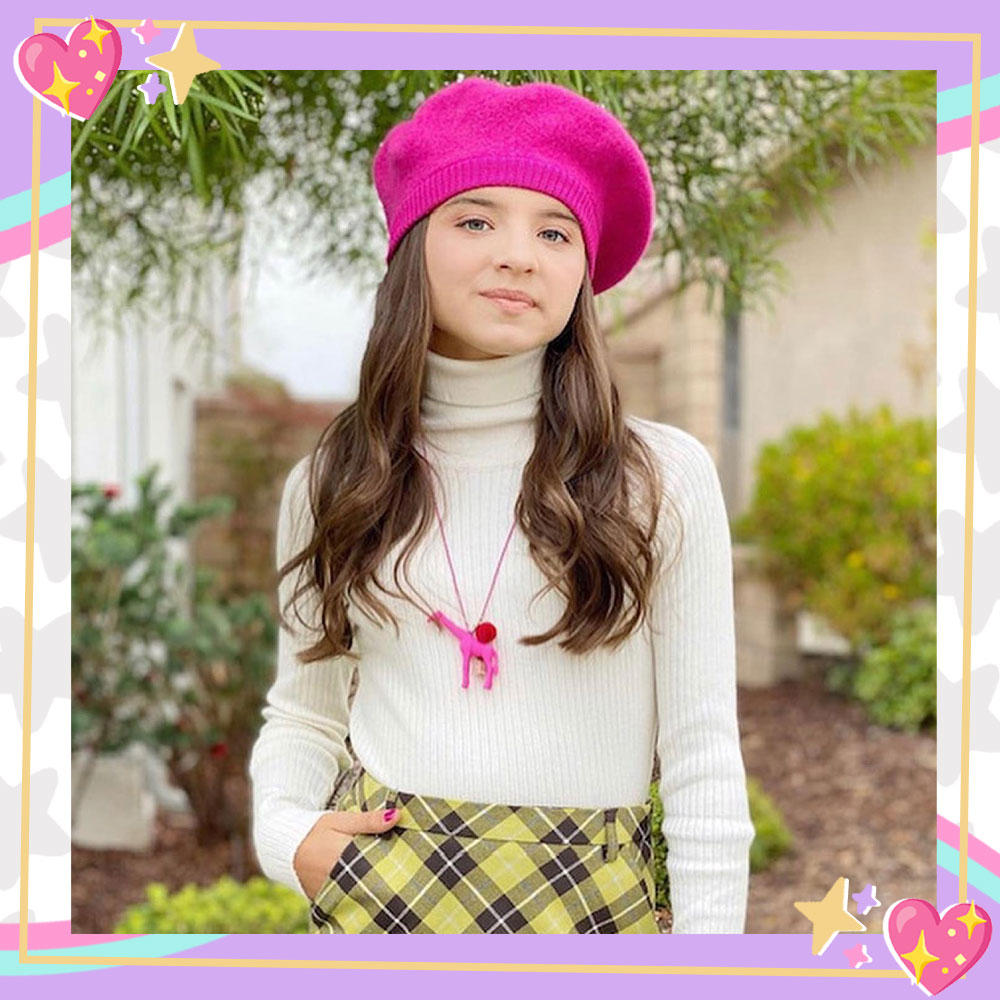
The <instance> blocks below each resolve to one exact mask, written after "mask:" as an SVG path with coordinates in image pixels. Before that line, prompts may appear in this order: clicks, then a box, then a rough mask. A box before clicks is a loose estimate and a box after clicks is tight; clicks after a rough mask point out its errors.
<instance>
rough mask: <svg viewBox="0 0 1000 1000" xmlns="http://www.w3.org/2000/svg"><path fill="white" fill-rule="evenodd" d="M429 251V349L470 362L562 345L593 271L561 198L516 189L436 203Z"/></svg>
mask: <svg viewBox="0 0 1000 1000" xmlns="http://www.w3.org/2000/svg"><path fill="white" fill-rule="evenodd" d="M424 252H425V255H426V259H427V274H428V279H429V281H430V297H431V313H432V316H433V320H434V328H433V331H432V333H431V340H430V349H431V350H432V351H435V352H436V353H438V354H444V355H446V356H447V357H451V358H463V359H467V360H472V361H476V360H481V359H485V358H495V357H501V356H505V355H508V354H518V353H520V352H522V351H527V350H530V349H531V348H533V347H538V346H540V345H541V344H547V343H548V342H549V341H550V340H554V339H555V338H556V337H558V336H559V334H560V333H561V332H562V331H563V329H564V328H565V326H566V324H567V322H569V318H570V315H571V314H572V312H573V306H574V305H575V304H576V297H577V294H578V293H579V291H580V287H581V286H582V284H583V278H584V275H585V274H586V271H587V255H586V251H585V248H584V244H583V231H582V230H581V228H580V224H579V223H578V222H577V220H576V217H575V216H574V215H573V213H572V212H571V211H570V210H569V209H568V208H567V207H566V206H565V205H564V204H563V203H562V202H561V201H559V200H558V199H556V198H552V197H550V196H549V195H547V194H543V193H542V192H540V191H531V190H528V189H527V188H519V187H479V188H473V189H471V190H469V191H462V192H461V193H460V194H457V195H455V196H454V197H453V198H450V199H449V200H448V201H446V202H444V204H442V205H439V206H438V207H437V208H436V209H434V211H433V212H431V214H430V216H429V217H428V221H427V236H426V242H425V244H424ZM503 292H507V293H508V294H514V295H516V294H517V293H520V294H521V295H522V296H527V297H528V298H529V299H530V302H523V301H511V299H510V298H503V297H502V294H501V293H503Z"/></svg>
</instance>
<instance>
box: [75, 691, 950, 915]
mask: <svg viewBox="0 0 1000 1000" xmlns="http://www.w3.org/2000/svg"><path fill="white" fill-rule="evenodd" d="M739 717H740V728H741V731H742V734H743V756H744V760H745V762H746V767H747V773H748V774H751V775H753V776H754V777H756V778H757V780H758V781H759V782H760V783H761V785H762V787H763V788H764V791H766V792H767V793H768V795H770V796H771V798H772V799H774V801H775V802H776V803H777V805H778V807H779V808H780V809H781V811H782V812H783V814H784V817H785V821H786V823H787V825H788V827H789V828H790V830H791V831H792V835H793V837H794V843H793V846H792V848H791V849H790V851H789V852H788V853H787V854H786V855H784V856H783V857H781V858H779V859H778V860H777V861H775V862H774V863H773V864H772V865H771V866H770V867H769V868H768V869H767V870H766V871H762V872H758V873H756V874H754V875H753V876H752V877H751V879H750V900H749V906H748V911H747V927H746V929H747V932H748V933H765V934H791V933H807V932H809V931H810V924H809V921H808V920H807V919H806V918H805V917H804V916H803V915H802V914H801V913H799V911H798V910H796V909H795V907H794V905H793V904H794V903H795V901H796V900H815V899H821V898H822V897H823V896H824V895H825V894H826V893H827V891H828V890H829V889H830V887H831V886H832V885H833V883H834V881H835V880H836V879H838V878H840V877H841V876H846V877H847V878H848V879H850V892H860V890H861V889H863V888H864V886H865V885H866V883H868V882H871V883H873V884H874V885H875V886H876V894H877V896H878V899H879V900H880V902H881V904H882V905H881V906H880V907H876V908H875V909H873V910H871V911H870V912H869V913H868V915H867V916H865V917H860V918H859V919H861V920H862V921H863V922H864V923H865V925H866V927H867V929H868V931H869V932H873V933H881V930H882V920H881V914H882V913H884V912H885V910H886V909H887V908H888V905H889V903H891V902H893V901H894V900H896V899H901V898H903V897H905V896H916V897H921V898H924V899H929V900H931V901H934V900H935V899H936V896H937V888H936V857H935V855H936V829H935V824H936V815H937V800H936V796H937V782H936V747H935V740H934V736H933V735H928V734H919V735H918V734H909V733H899V732H893V731H890V730H886V729H882V728H880V727H878V726H873V725H869V723H868V721H867V718H866V716H865V713H864V711H863V709H862V708H861V707H860V706H859V705H856V704H853V703H850V702H847V701H845V700H843V699H841V698H839V697H837V696H835V695H833V694H830V693H828V692H827V691H825V690H824V688H823V685H822V682H821V680H820V679H819V677H818V676H810V677H809V678H807V679H805V680H797V681H786V682H784V683H782V684H778V685H775V686H773V687H770V688H766V689H760V690H748V689H741V690H740V692H739ZM239 863H240V859H239V858H236V859H235V860H234V857H233V852H232V850H231V848H230V847H229V846H228V845H226V844H219V845H217V846H214V847H199V846H198V845H197V844H196V842H195V838H194V832H193V830H192V828H191V820H190V819H189V818H187V817H185V816H180V815H176V814H172V813H163V814H160V815H159V816H158V817H157V821H156V839H155V841H154V844H153V847H152V848H151V849H150V850H148V851H144V852H135V851H93V850H86V849H84V848H80V847H77V846H74V847H73V861H72V864H73V883H72V917H71V919H72V928H73V932H74V933H77V934H83V933H104V934H107V933H110V932H111V929H112V927H113V926H114V924H115V921H116V920H117V919H118V917H119V916H120V915H121V913H122V911H123V910H124V909H125V908H126V907H128V906H130V905H132V904H133V903H139V902H142V901H143V900H144V899H145V886H146V885H147V884H148V883H149V882H162V883H163V884H165V885H166V886H167V888H168V889H169V890H170V891H175V890H177V889H180V888H181V887H182V886H183V885H185V884H186V883H189V882H194V883H196V884H198V885H208V884H210V883H212V882H214V881H215V880H216V879H217V878H219V876H220V875H222V874H224V873H226V872H227V871H228V872H232V873H233V875H234V877H235V878H238V879H243V878H248V877H249V876H250V875H253V874H257V873H258V872H257V869H256V868H255V867H253V868H245V867H244V869H243V870H242V871H239ZM848 909H849V910H850V912H852V913H854V912H855V906H854V903H853V901H852V900H850V899H849V900H848ZM661 923H662V927H663V929H664V930H666V929H668V928H669V914H661Z"/></svg>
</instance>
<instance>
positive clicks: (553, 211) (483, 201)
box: [445, 195, 580, 227]
mask: <svg viewBox="0 0 1000 1000" xmlns="http://www.w3.org/2000/svg"><path fill="white" fill-rule="evenodd" d="M463 202H467V203H468V204H470V205H482V206H484V207H485V208H502V207H503V206H501V205H500V204H499V203H498V202H495V201H493V199H492V198H475V197H473V196H472V195H461V196H460V197H458V198H452V199H451V200H450V201H448V202H446V203H445V207H446V208H451V207H452V206H453V205H461V204H462V203H463ZM537 214H538V215H540V216H541V217H542V218H543V219H565V220H566V221H567V222H572V223H573V225H574V226H577V227H579V225H580V223H579V222H577V221H576V219H575V218H574V217H573V216H572V215H569V214H568V213H567V212H561V211H559V209H557V208H549V209H545V210H543V211H541V212H538V213H537Z"/></svg>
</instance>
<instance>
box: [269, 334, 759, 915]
mask: <svg viewBox="0 0 1000 1000" xmlns="http://www.w3.org/2000/svg"><path fill="white" fill-rule="evenodd" d="M544 352H545V345H542V346H540V347H538V348H534V349H532V350H529V351H526V352H522V353H518V354H513V355H509V356H506V357H501V358H490V359H486V360H481V361H468V360H460V359H455V358H449V357H446V356H444V355H440V354H437V353H435V352H433V351H431V352H428V355H427V369H426V377H425V384H424V394H423V397H422V402H421V411H422V413H421V423H422V430H423V435H424V440H425V441H426V445H425V453H426V454H427V456H428V458H429V459H430V461H431V463H432V465H433V466H434V469H435V471H436V472H437V475H438V478H437V479H436V481H435V495H436V497H437V502H438V507H439V509H440V512H441V519H442V521H443V523H444V527H445V534H446V537H447V541H448V546H449V549H450V551H451V554H452V560H453V563H454V568H455V574H456V577H457V580H458V586H459V590H460V592H461V596H462V602H463V604H464V606H465V611H466V613H467V615H468V618H469V621H470V623H474V622H475V621H477V620H478V615H479V612H480V609H481V608H482V605H483V601H484V599H485V597H486V594H487V592H488V590H489V586H490V581H491V579H492V577H493V572H494V569H495V567H496V564H497V560H498V558H499V555H500V552H501V549H502V547H503V543H504V540H505V539H506V537H507V533H508V531H509V530H510V526H511V523H512V519H513V516H514V503H515V500H516V498H517V495H518V493H519V490H520V480H521V475H522V471H523V468H524V465H525V463H526V462H527V460H528V458H529V456H530V454H531V451H532V447H533V434H534V425H533V419H534V415H535V412H536V409H537V406H538V401H539V397H540V395H541V373H542V361H543V357H544ZM626 420H627V422H628V424H629V426H631V427H632V428H633V429H634V430H635V431H636V432H637V433H639V434H640V435H642V437H643V439H644V440H645V441H646V442H647V443H648V444H649V445H650V446H651V447H652V449H653V451H654V452H655V454H656V455H657V456H658V459H659V461H660V463H661V465H660V467H661V468H662V471H663V478H664V486H665V490H666V491H667V492H668V493H669V494H670V496H671V499H672V500H673V502H674V504H676V507H670V508H668V507H666V506H664V508H663V511H662V513H661V517H660V529H661V531H663V532H664V535H663V551H664V552H665V553H668V554H673V553H674V552H675V546H676V537H675V536H674V535H673V534H672V533H673V532H674V531H675V530H676V525H675V521H676V517H677V515H678V514H679V515H680V516H681V517H682V518H683V520H684V535H683V539H682V542H683V544H682V546H681V553H680V556H679V558H678V560H677V561H676V562H675V563H674V564H673V565H672V566H670V567H669V568H668V569H667V570H666V571H665V572H664V573H663V574H662V575H661V578H660V580H659V581H658V583H657V585H656V589H655V591H654V603H653V607H652V611H651V616H650V619H649V620H648V621H647V622H646V624H645V625H643V626H642V627H641V628H640V629H637V630H636V631H635V632H634V633H633V634H632V635H631V636H630V637H629V638H628V639H627V640H626V641H625V642H624V643H623V644H622V645H620V646H619V647H618V649H616V650H615V651H613V652H611V651H608V650H607V649H604V648H599V649H596V650H593V651H591V652H589V653H587V654H584V655H582V656H581V655H579V654H572V653H567V652H565V651H564V650H562V649H560V648H559V646H558V645H557V642H554V641H549V642H547V643H544V644H542V645H540V646H522V645H520V644H518V643H517V641H516V640H517V638H518V637H519V636H521V635H527V634H529V633H530V634H534V633H537V632H541V631H544V630H545V629H546V628H548V627H549V626H550V625H552V624H553V623H554V622H555V621H556V620H557V619H558V617H559V616H560V614H561V612H562V607H563V606H564V604H563V602H564V599H563V598H562V597H561V596H560V595H559V594H558V592H557V591H555V590H552V591H550V592H549V593H548V594H546V595H545V597H543V598H540V599H535V600H534V601H533V602H532V598H533V597H534V595H535V594H536V593H537V592H538V591H539V590H540V588H541V587H542V586H543V585H544V584H545V582H546V578H545V577H544V575H543V574H542V573H541V571H540V570H539V569H538V567H537V566H536V565H535V563H534V561H533V560H532V559H531V556H530V554H529V551H528V543H527V538H526V537H525V536H524V535H523V533H522V532H521V531H520V529H519V528H518V529H515V532H514V535H513V537H512V538H511V541H510V544H509V546H508V549H507V554H506V556H505V557H504V560H503V564H502V565H501V568H500V572H499V575H498V577H497V581H496V586H495V588H494V591H493V595H492V598H491V599H490V603H489V607H488V608H487V612H486V614H485V616H484V618H485V619H487V620H489V621H491V622H493V623H494V625H495V626H496V628H497V637H496V640H495V643H494V645H495V647H496V649H497V652H498V655H499V673H498V674H497V676H496V677H495V679H494V681H493V687H492V689H490V690H487V689H484V688H483V686H482V682H481V680H480V678H479V677H478V675H477V674H476V672H475V670H473V671H472V674H471V678H470V685H469V687H468V688H464V689H463V688H462V687H461V666H462V658H461V653H460V650H459V647H458V643H457V642H456V640H455V639H454V637H453V636H452V635H451V634H449V633H448V632H447V631H446V630H444V629H440V630H439V629H438V628H437V627H436V626H435V625H434V624H432V623H429V622H428V621H427V620H426V613H425V612H423V611H421V610H420V608H418V607H416V606H414V605H413V604H411V603H410V602H409V601H405V600H401V599H398V598H396V597H393V596H387V595H385V594H383V593H381V592H377V593H378V595H379V597H380V598H381V599H382V600H384V601H385V603H386V604H387V606H388V607H389V608H391V610H392V611H393V613H394V614H395V615H396V616H397V618H398V620H399V634H398V636H397V635H396V632H395V630H394V628H393V626H392V624H391V622H390V623H386V624H384V625H383V624H381V623H375V622H373V621H372V619H371V618H369V617H368V616H367V615H365V614H364V613H363V612H362V611H361V610H360V609H359V608H357V607H355V606H354V605H353V603H351V602H349V603H348V614H349V617H350V621H351V624H352V626H353V629H354V646H353V649H354V650H356V651H357V652H358V653H359V655H360V661H359V662H358V671H359V673H358V678H359V679H358V687H357V690H356V692H355V696H354V700H353V702H352V704H351V706H350V708H349V707H348V692H349V690H350V683H351V675H352V672H353V669H354V662H353V661H352V660H350V659H349V658H348V657H346V656H342V657H332V658H328V659H326V660H324V661H317V662H313V663H309V664H305V665H303V664H301V663H299V662H298V661H297V660H296V658H295V652H296V650H298V649H301V648H304V647H305V646H306V645H309V644H311V642H312V641H314V640H315V635H306V634H302V633H303V631H304V630H302V629H301V627H300V626H299V627H297V628H296V629H295V630H293V631H292V632H288V631H286V630H285V629H281V630H280V632H279V639H278V652H277V664H276V677H275V680H274V682H273V684H272V686H271V687H270V690H269V691H268V694H267V699H266V705H265V706H264V708H263V711H262V716H263V720H264V722H263V726H262V727H261V730H260V734H259V736H258V738H257V741H256V743H255V745H254V747H253V751H252V754H251V759H250V763H249V774H250V778H251V782H252V793H253V822H252V828H253V840H254V846H255V849H256V852H257V856H258V859H259V861H260V865H261V869H262V870H263V872H264V873H265V875H267V876H268V877H269V878H271V879H272V880H275V881H277V882H280V883H283V884H285V885H287V886H289V887H291V888H294V889H296V890H298V892H299V893H300V894H301V895H302V896H303V897H305V896H306V893H305V892H304V890H303V889H302V886H301V884H300V882H299V880H298V878H297V876H296V874H295V871H294V868H293V866H292V859H293V857H294V855H295V851H296V848H297V847H298V846H299V844H300V843H301V842H302V840H303V839H304V838H305V836H306V834H307V833H308V832H309V831H310V829H311V828H312V826H313V825H314V823H315V822H316V820H317V819H318V818H319V817H320V816H321V815H322V813H323V811H324V805H325V804H326V802H327V800H328V798H329V796H330V793H331V790H332V789H333V786H334V783H335V781H336V779H337V777H338V774H340V773H341V772H342V771H344V770H346V769H349V768H350V767H351V765H352V761H351V757H350V753H349V751H348V749H347V747H346V744H345V738H346V737H347V735H348V733H349V734H350V740H351V746H352V748H353V750H354V753H355V755H356V757H357V759H358V760H359V762H360V763H361V764H362V765H363V766H364V767H365V769H366V770H367V771H368V772H369V773H370V774H371V775H372V776H373V777H374V778H376V779H377V780H379V781H381V782H384V783H385V784H387V785H389V786H392V787H395V788H397V789H401V790H404V791H409V792H416V793H419V794H423V795H433V796H441V797H444V798H452V799H467V800H473V801H477V802H502V803H507V804H511V805H547V806H577V807H588V808H607V807H610V806H617V805H631V804H638V803H642V802H645V801H646V800H647V798H648V794H649V786H650V781H651V778H652V767H653V752H654V748H655V749H656V750H657V751H658V753H659V757H660V781H659V792H660V796H661V799H662V802H663V812H664V816H663V824H662V832H663V836H664V838H665V839H666V843H667V848H668V854H667V869H668V873H669V877H670V897H671V909H672V914H673V932H674V933H675V934H683V933H689V934H690V933H734V934H735V933H742V932H743V928H744V923H745V918H746V903H747V889H748V875H749V848H750V843H751V841H752V839H753V835H754V830H753V826H752V824H751V822H750V815H749V806H748V800H747V791H746V776H745V771H744V764H743V758H742V754H741V750H740V740H739V729H738V725H737V715H736V669H735V667H736V645H735V634H734V613H733V563H732V548H731V541H730V532H729V520H728V516H727V513H726V507H725V502H724V500H723V495H722V490H721V486H720V482H719V477H718V474H717V472H716V468H715V464H714V462H713V461H712V458H711V455H710V454H709V452H708V451H707V449H706V448H705V447H704V445H702V444H701V443H700V442H699V441H698V440H697V439H696V438H695V437H693V436H692V435H691V434H690V433H688V432H686V431H684V430H682V429H680V428H678V427H674V426H672V425H669V424H662V423H655V422H653V421H649V420H645V419H642V418H638V417H634V416H628V417H626ZM307 465H308V456H305V457H303V458H302V459H301V460H300V461H299V462H298V463H297V464H296V465H295V466H294V467H293V468H292V470H291V471H290V472H289V474H288V476H287V479H286V480H285V484H284V489H283V492H282V496H281V502H280V507H279V513H278V524H277V541H276V565H277V566H279V567H280V566H282V565H283V564H284V563H285V562H286V561H287V560H288V559H290V558H291V556H292V555H293V554H295V553H296V552H298V551H300V550H301V549H302V547H303V546H304V544H305V541H306V539H307V538H308V534H309V528H310V527H311V514H310V510H309V504H308V499H307V474H308V469H307ZM667 532H670V533H671V534H670V535H669V536H668V535H667ZM404 541H405V540H401V541H400V542H398V543H397V544H396V546H395V547H394V548H393V549H392V550H391V551H390V552H389V555H388V558H387V561H386V563H385V564H384V568H383V569H382V570H381V571H380V574H379V575H380V579H381V580H382V581H383V583H384V584H386V586H387V587H388V588H389V589H390V590H392V589H393V587H394V585H393V582H392V575H391V571H392V566H393V564H394V562H395V559H396V556H397V555H398V554H399V552H400V551H401V550H402V547H403V545H404ZM295 577H296V574H295V573H291V574H288V575H286V576H285V578H284V579H283V580H282V581H281V583H280V584H279V587H278V596H279V600H280V601H281V604H282V607H284V605H285V602H286V601H287V600H288V599H289V597H290V596H291V593H292V589H293V586H294V583H295V579H294V578H295ZM409 578H410V580H411V581H412V585H413V587H414V588H415V589H416V591H417V592H418V594H419V595H420V597H421V598H422V600H421V602H420V606H421V607H426V606H427V605H430V606H431V607H433V608H434V609H435V610H442V611H443V612H444V613H445V614H446V615H448V616H449V617H450V618H451V619H452V620H453V621H455V622H458V623H459V624H462V623H463V616H462V612H461V610H460V608H459V605H458V604H457V602H456V598H455V593H454V587H453V584H452V578H451V573H450V571H449V568H448V563H447V559H446V555H445V550H444V546H443V545H442V542H441V537H440V533H439V531H438V528H437V522H436V521H435V522H434V526H433V528H432V529H431V531H430V532H429V533H428V535H427V536H425V538H424V539H423V541H422V542H421V544H420V545H419V546H418V548H417V550H416V551H415V553H414V557H413V560H412V561H411V564H410V568H409ZM401 581H402V583H403V585H404V588H405V587H406V578H405V577H403V576H402V575H401ZM310 606H311V607H314V605H310ZM302 609H303V617H305V618H306V620H307V621H315V620H317V619H315V618H310V617H309V610H308V607H307V606H306V605H305V604H303V605H302ZM291 618H292V620H293V622H294V615H292V616H291ZM474 662H475V661H474Z"/></svg>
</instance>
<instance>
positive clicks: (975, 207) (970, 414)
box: [18, 17, 982, 979]
mask: <svg viewBox="0 0 1000 1000" xmlns="http://www.w3.org/2000/svg"><path fill="white" fill-rule="evenodd" d="M78 23H79V18H40V17H36V18H35V19H34V33H35V34H38V33H39V32H40V31H41V30H42V27H43V26H44V25H50V26H54V27H72V26H73V25H75V24H78ZM109 23H111V24H113V25H115V26H116V27H120V28H132V27H137V26H138V25H139V24H140V23H141V22H140V20H138V19H132V20H126V19H117V18H116V19H112V20H111V21H110V22H109ZM158 23H159V25H160V27H163V28H179V27H180V26H181V25H182V24H185V23H186V24H187V25H189V26H190V27H191V28H208V29H214V28H218V29H237V30H239V29H244V30H254V31H262V30H263V31H337V32H364V33H373V34H374V33H389V34H393V33H404V34H477V35H486V34H489V35H580V36H602V37H608V36H610V37H629V38H634V37H646V38H750V39H792V40H795V39H797V40H806V39H835V40H842V41H928V42H971V43H972V94H971V97H972V114H971V121H972V131H971V154H972V156H971V165H970V172H971V178H970V193H969V201H970V210H969V321H968V358H967V370H966V424H965V448H966V452H965V537H964V589H963V595H962V625H963V627H962V723H961V725H962V733H961V751H962V767H961V779H960V786H959V799H960V803H959V820H960V822H959V826H960V837H959V880H958V894H959V900H958V902H960V903H964V902H967V894H968V845H969V830H968V819H969V745H970V742H969V723H970V708H971V692H970V687H971V655H972V635H971V631H970V628H969V623H970V621H971V613H972V542H973V521H972V501H973V481H974V474H973V473H974V465H975V462H974V459H975V455H974V449H975V415H976V379H975V372H976V306H977V304H978V297H977V276H978V275H977V267H978V258H977V251H978V245H979V234H978V230H979V134H980V133H979V115H980V109H979V101H980V79H979V74H980V69H981V63H982V34H981V33H949V32H891V31H780V30H767V29H759V30H758V29H745V30H744V29H736V28H704V29H702V28H593V27H579V28H578V27H537V26H530V25H478V24H471V25H470V24H368V23H353V22H343V23H341V22H336V23H325V22H311V21H285V22H281V21H195V20H190V21H178V20H162V21H159V22H158ZM32 103H33V107H32V117H31V271H30V285H29V303H28V323H29V335H28V442H27V454H28V461H27V478H26V499H25V508H26V524H25V536H24V539H25V541H24V547H25V559H24V685H23V689H22V690H23V693H22V701H23V706H22V728H21V751H22V752H21V850H20V890H19V913H18V917H19V920H18V962H19V964H24V965H95V966H112V965H149V966H188V967H194V966H207V967H212V968H218V967H222V968H286V969H287V968H294V969H390V970H402V969H407V970H411V969H412V970H423V971H430V970H438V971H463V972H468V971H490V972H582V973H586V972H591V973H614V974H621V973H642V974H646V975H712V976H753V977H775V976H777V977H801V978H818V977H822V978H828V977H829V978H845V977H846V978H859V979H860V978H863V979H905V978H909V977H908V976H907V974H906V973H905V972H903V971H902V970H882V969H871V970H865V969H809V968H801V969H800V968H759V967H756V966H749V967H738V966H730V967H727V966H685V965H580V964H548V963H545V964H542V963H516V962H497V963H493V962H394V961H349V960H333V959H331V960H324V959H311V960H310V959H303V960H297V959H249V958H248V959H224V958H220V959H212V958H203V959H199V958H178V957H166V958H152V957H150V958H146V957H141V956H113V955H80V956H75V955H50V956H46V955H45V954H44V953H35V954H30V953H29V952H28V921H27V913H28V856H29V851H28V820H29V816H30V812H31V810H30V802H31V760H30V754H31V655H32V630H33V595H34V542H35V460H36V455H35V445H36V431H35V410H36V405H37V394H36V393H37V364H38V271H39V268H38V254H39V242H40V240H39V225H40V223H39V220H40V187H41V185H40V175H41V124H42V122H41V112H42V101H41V98H38V97H35V98H33V99H32ZM802 936H803V937H808V935H806V934H803V935H802Z"/></svg>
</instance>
